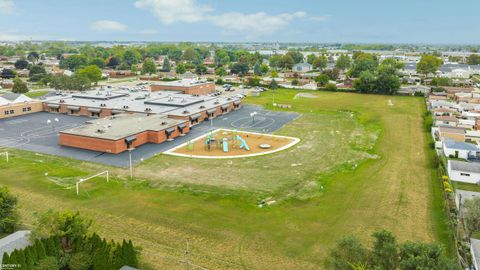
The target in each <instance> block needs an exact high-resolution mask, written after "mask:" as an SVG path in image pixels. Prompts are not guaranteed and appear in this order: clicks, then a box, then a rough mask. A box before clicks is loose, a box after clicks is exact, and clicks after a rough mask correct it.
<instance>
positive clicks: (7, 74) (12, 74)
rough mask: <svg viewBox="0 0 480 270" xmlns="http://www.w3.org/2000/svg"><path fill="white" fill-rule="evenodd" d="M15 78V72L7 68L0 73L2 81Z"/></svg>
mask: <svg viewBox="0 0 480 270" xmlns="http://www.w3.org/2000/svg"><path fill="white" fill-rule="evenodd" d="M15 76H17V74H16V73H15V71H13V70H11V69H8V68H4V69H3V70H2V73H0V77H2V78H4V79H13V78H15Z"/></svg>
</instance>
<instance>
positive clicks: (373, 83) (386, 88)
mask: <svg viewBox="0 0 480 270" xmlns="http://www.w3.org/2000/svg"><path fill="white" fill-rule="evenodd" d="M361 59H362V60H360V61H359V62H357V60H355V61H354V64H353V67H352V69H353V70H354V72H360V73H359V76H358V79H356V80H355V81H354V82H353V87H354V88H355V89H356V90H357V91H359V92H361V93H376V94H387V95H393V94H395V93H396V92H397V91H398V89H400V78H399V76H398V70H399V69H400V68H402V63H400V62H398V61H397V60H395V59H391V58H390V59H385V60H384V61H383V62H382V63H381V64H380V65H377V64H376V63H377V62H376V59H375V58H373V56H362V57H361Z"/></svg>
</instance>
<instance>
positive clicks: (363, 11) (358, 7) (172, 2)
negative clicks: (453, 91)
mask: <svg viewBox="0 0 480 270" xmlns="http://www.w3.org/2000/svg"><path fill="white" fill-rule="evenodd" d="M478 10H480V1H479V0H455V1H452V0H401V1H400V0H395V1H393V0H334V1H332V0H222V1H220V0H68V1H65V0H0V40H66V41H73V40H78V41H98V40H102V41H159V42H169V41H174V42H175V41H193V42H209V41H212V42H213V41H216V42H277V41H278V42H313V43H331V42H339V43H423V44H425V43H427V44H480V27H478V26H479V18H480V16H479V15H478Z"/></svg>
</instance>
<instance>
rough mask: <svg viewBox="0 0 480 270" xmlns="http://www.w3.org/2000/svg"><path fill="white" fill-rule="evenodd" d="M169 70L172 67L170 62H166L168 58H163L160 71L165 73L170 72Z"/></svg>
mask: <svg viewBox="0 0 480 270" xmlns="http://www.w3.org/2000/svg"><path fill="white" fill-rule="evenodd" d="M171 69H172V65H171V64H170V60H168V57H167V58H165V60H163V66H162V70H163V71H166V72H170V70H171Z"/></svg>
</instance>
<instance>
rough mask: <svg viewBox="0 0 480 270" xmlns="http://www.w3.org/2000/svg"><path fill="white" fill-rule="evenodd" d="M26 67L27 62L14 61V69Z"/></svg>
mask: <svg viewBox="0 0 480 270" xmlns="http://www.w3.org/2000/svg"><path fill="white" fill-rule="evenodd" d="M27 67H28V61H27V60H22V59H20V60H17V61H15V68H16V69H26V68H27Z"/></svg>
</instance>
